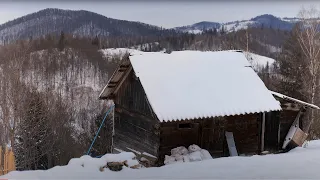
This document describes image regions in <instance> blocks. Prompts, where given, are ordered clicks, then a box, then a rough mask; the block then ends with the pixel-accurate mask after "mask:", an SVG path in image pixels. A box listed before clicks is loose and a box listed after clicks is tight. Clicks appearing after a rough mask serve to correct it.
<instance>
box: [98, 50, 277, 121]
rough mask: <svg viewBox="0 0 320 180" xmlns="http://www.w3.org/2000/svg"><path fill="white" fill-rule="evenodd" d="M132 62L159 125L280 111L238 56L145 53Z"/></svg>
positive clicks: (109, 90) (227, 53)
mask: <svg viewBox="0 0 320 180" xmlns="http://www.w3.org/2000/svg"><path fill="white" fill-rule="evenodd" d="M130 62H131V64H132V67H133V70H134V72H135V74H136V76H137V77H139V79H140V81H141V84H142V86H143V88H144V90H145V93H146V95H147V98H148V100H149V102H150V105H151V107H152V109H153V111H154V112H155V114H156V115H157V117H158V119H159V120H160V121H161V122H166V121H176V120H186V119H197V118H209V117H217V116H232V115H241V114H250V113H258V112H268V111H276V110H281V107H280V104H279V102H278V101H277V100H275V98H274V97H273V96H272V94H271V92H270V91H269V90H268V89H267V88H266V86H265V85H264V84H263V82H262V81H261V79H260V78H259V77H258V75H257V74H256V73H255V72H254V71H253V69H252V68H251V65H250V63H249V62H248V61H247V60H246V58H245V56H244V54H243V53H242V52H232V51H219V52H200V51H175V52H172V53H171V54H167V53H162V52H148V53H140V54H136V55H133V56H130ZM117 73H119V74H117ZM120 73H121V72H119V70H117V71H116V74H114V76H113V78H111V81H110V82H116V81H119V80H120V79H121V78H120V77H118V76H123V75H124V74H120ZM115 88H116V87H107V86H106V88H105V89H104V91H103V92H102V93H101V95H100V98H102V97H109V96H110V95H111V94H112V93H114V91H115Z"/></svg>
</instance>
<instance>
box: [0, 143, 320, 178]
mask: <svg viewBox="0 0 320 180" xmlns="http://www.w3.org/2000/svg"><path fill="white" fill-rule="evenodd" d="M127 155H129V154H127ZM111 158H113V159H117V158H119V156H117V157H111V156H110V155H107V156H105V157H103V158H102V159H93V158H90V157H88V156H84V157H82V158H80V159H72V160H71V161H70V163H69V165H67V166H60V167H55V168H52V169H50V170H47V171H26V172H11V173H9V174H7V175H5V176H0V178H2V179H3V178H9V179H88V180H89V179H152V180H158V179H320V173H319V167H320V141H319V140H317V141H311V142H310V143H309V145H308V146H307V147H306V148H296V149H294V150H292V151H290V152H288V153H285V154H276V155H265V156H258V155H256V156H251V157H227V158H218V159H213V160H205V161H200V162H190V163H181V164H172V165H167V166H163V167H155V168H143V169H129V168H124V169H123V170H122V171H120V172H111V171H109V170H107V169H106V170H105V171H103V172H100V171H99V166H101V165H103V164H105V163H106V162H107V161H108V160H110V159H111ZM121 158H123V157H122V156H121ZM82 164H83V167H82V166H81V165H82Z"/></svg>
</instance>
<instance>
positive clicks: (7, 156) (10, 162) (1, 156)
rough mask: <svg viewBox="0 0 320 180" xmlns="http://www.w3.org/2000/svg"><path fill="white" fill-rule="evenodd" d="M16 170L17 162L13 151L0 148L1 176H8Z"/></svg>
mask: <svg viewBox="0 0 320 180" xmlns="http://www.w3.org/2000/svg"><path fill="white" fill-rule="evenodd" d="M15 169H16V167H15V160H14V154H13V152H12V150H10V149H9V148H7V147H4V148H2V147H1V146H0V176H1V175H4V174H7V173H9V172H10V171H14V170H15Z"/></svg>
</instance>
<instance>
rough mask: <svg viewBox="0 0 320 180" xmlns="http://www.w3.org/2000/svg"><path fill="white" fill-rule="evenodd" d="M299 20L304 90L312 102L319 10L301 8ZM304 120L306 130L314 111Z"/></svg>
mask: <svg viewBox="0 0 320 180" xmlns="http://www.w3.org/2000/svg"><path fill="white" fill-rule="evenodd" d="M298 16H299V18H300V19H301V22H300V23H299V24H298V25H299V28H297V29H296V30H297V31H298V32H297V35H298V43H299V45H300V48H301V50H302V52H303V55H304V61H305V63H306V65H307V68H306V69H305V70H304V73H303V74H302V78H303V79H304V81H303V82H304V87H305V92H306V94H307V100H308V101H309V102H310V103H312V104H314V103H315V102H316V92H317V89H318V87H319V82H318V81H319V67H320V59H319V58H320V57H319V53H320V43H319V40H320V39H319V38H320V36H319V35H320V34H319V26H320V23H319V11H318V10H317V9H315V8H312V7H311V8H310V9H305V8H302V9H301V11H300V12H299V15H298ZM308 119H309V120H308V121H305V125H304V130H305V132H308V131H309V129H310V127H311V125H312V123H313V121H314V120H315V112H314V111H313V110H312V111H311V114H310V118H308Z"/></svg>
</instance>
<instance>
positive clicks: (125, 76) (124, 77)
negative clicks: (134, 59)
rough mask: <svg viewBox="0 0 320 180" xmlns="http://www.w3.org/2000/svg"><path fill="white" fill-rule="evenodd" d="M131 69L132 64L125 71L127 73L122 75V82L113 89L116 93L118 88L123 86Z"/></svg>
mask: <svg viewBox="0 0 320 180" xmlns="http://www.w3.org/2000/svg"><path fill="white" fill-rule="evenodd" d="M131 70H132V66H130V67H129V69H128V70H127V72H125V75H124V76H122V79H121V81H120V83H119V84H118V86H117V87H116V89H115V90H114V91H113V93H114V94H116V93H117V92H118V90H119V88H120V87H121V85H122V84H123V82H124V80H125V79H126V78H127V77H128V76H129V74H130V72H131Z"/></svg>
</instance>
